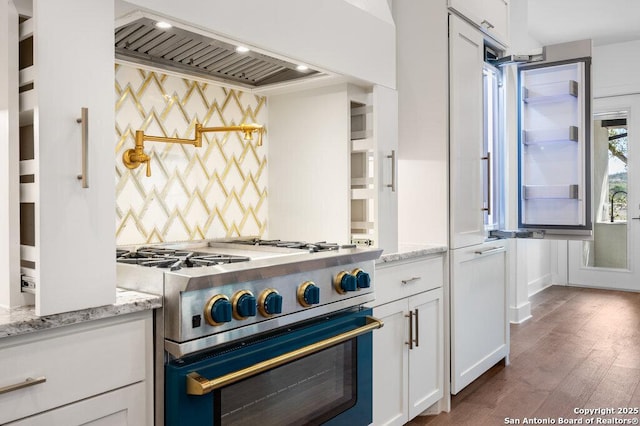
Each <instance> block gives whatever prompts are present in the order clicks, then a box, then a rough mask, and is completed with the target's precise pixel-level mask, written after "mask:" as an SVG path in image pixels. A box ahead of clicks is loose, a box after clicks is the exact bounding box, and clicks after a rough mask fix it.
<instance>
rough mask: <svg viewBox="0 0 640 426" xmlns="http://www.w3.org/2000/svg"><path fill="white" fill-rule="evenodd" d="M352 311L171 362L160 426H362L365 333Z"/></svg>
mask: <svg viewBox="0 0 640 426" xmlns="http://www.w3.org/2000/svg"><path fill="white" fill-rule="evenodd" d="M381 326H382V322H381V321H379V320H377V319H375V318H373V317H371V310H369V309H364V308H360V307H356V308H351V309H346V310H343V311H339V312H335V313H331V314H327V315H323V316H320V317H316V318H314V319H311V320H307V321H302V322H299V323H296V324H293V325H290V326H286V327H282V328H279V329H276V330H274V331H271V332H266V333H261V334H259V335H257V336H255V337H252V338H250V339H243V340H242V341H239V342H238V341H236V342H232V343H229V344H226V345H219V346H216V347H215V348H213V349H212V350H211V351H204V352H199V353H197V354H195V355H191V356H185V357H182V358H177V359H174V360H171V361H170V362H168V363H167V364H166V365H165V422H166V424H167V425H168V426H177V425H181V426H182V425H184V426H186V425H188V426H205V425H206V426H211V425H215V426H221V425H224V426H230V425H243V426H244V425H250V424H256V425H257V424H259V425H261V426H269V425H274V426H276V425H277V426H284V425H296V426H298V425H320V424H324V425H344V424H349V425H353V426H358V425H368V424H370V423H371V421H372V419H371V413H372V363H371V358H372V357H371V354H372V331H373V330H374V329H376V328H379V327H381Z"/></svg>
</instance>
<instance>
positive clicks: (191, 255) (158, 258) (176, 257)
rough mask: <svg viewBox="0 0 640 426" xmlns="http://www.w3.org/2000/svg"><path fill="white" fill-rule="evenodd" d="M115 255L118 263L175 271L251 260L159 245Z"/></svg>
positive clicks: (120, 252)
mask: <svg viewBox="0 0 640 426" xmlns="http://www.w3.org/2000/svg"><path fill="white" fill-rule="evenodd" d="M116 256H117V257H116V261H117V262H120V263H128V264H133V265H140V266H147V267H156V268H169V270H171V271H177V270H179V269H182V268H194V267H199V266H215V265H222V264H226V263H237V262H247V261H249V260H251V258H249V257H246V256H233V255H228V254H218V253H202V252H194V251H186V250H174V249H169V248H161V247H140V248H139V249H138V250H136V251H128V250H116Z"/></svg>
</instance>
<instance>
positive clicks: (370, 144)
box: [351, 137, 375, 153]
mask: <svg viewBox="0 0 640 426" xmlns="http://www.w3.org/2000/svg"><path fill="white" fill-rule="evenodd" d="M374 146H375V140H374V139H373V138H371V137H369V138H363V139H351V152H353V153H356V152H371V151H373V150H374Z"/></svg>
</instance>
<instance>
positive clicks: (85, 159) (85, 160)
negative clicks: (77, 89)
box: [76, 107, 89, 188]
mask: <svg viewBox="0 0 640 426" xmlns="http://www.w3.org/2000/svg"><path fill="white" fill-rule="evenodd" d="M80 114H81V117H80V118H77V119H76V122H78V123H80V124H81V125H82V174H79V175H78V180H80V181H82V187H83V188H88V187H89V176H88V174H89V108H86V107H83V108H82V109H81V110H80Z"/></svg>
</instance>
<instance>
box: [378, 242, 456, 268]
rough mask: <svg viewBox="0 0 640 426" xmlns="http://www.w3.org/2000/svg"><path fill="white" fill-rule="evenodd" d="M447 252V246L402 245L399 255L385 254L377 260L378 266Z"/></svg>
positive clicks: (399, 248)
mask: <svg viewBox="0 0 640 426" xmlns="http://www.w3.org/2000/svg"><path fill="white" fill-rule="evenodd" d="M447 250H448V248H447V246H443V245H437V244H424V245H421V244H407V245H403V244H400V246H399V247H398V252H397V253H389V254H384V253H383V254H382V256H380V258H379V259H377V260H376V265H380V264H385V263H391V262H398V261H401V260H409V259H415V258H420V257H424V256H430V255H436V254H442V253H445V252H446V251H447Z"/></svg>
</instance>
